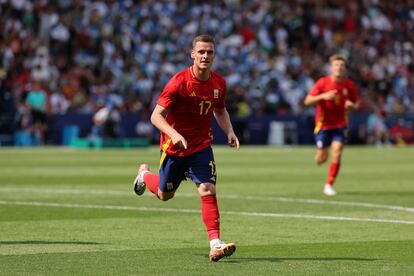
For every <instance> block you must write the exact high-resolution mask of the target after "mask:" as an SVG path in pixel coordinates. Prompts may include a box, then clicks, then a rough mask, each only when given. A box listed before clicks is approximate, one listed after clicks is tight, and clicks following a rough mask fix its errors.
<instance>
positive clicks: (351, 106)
mask: <svg viewBox="0 0 414 276" xmlns="http://www.w3.org/2000/svg"><path fill="white" fill-rule="evenodd" d="M358 107H359V103H358V102H356V103H354V102H352V101H350V100H346V102H345V108H346V109H352V110H356V109H358Z"/></svg>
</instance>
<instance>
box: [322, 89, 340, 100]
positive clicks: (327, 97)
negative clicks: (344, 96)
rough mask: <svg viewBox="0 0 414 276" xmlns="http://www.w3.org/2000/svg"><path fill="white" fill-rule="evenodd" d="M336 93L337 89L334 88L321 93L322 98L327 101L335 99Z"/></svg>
mask: <svg viewBox="0 0 414 276" xmlns="http://www.w3.org/2000/svg"><path fill="white" fill-rule="evenodd" d="M336 93H338V90H336V89H334V90H329V91H328V92H326V93H323V94H321V95H322V99H324V100H327V101H332V100H333V99H335V96H336Z"/></svg>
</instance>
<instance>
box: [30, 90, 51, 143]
mask: <svg viewBox="0 0 414 276" xmlns="http://www.w3.org/2000/svg"><path fill="white" fill-rule="evenodd" d="M26 104H27V106H28V107H29V109H30V112H31V117H32V124H33V134H34V135H35V137H36V139H37V140H38V142H39V144H40V145H44V143H45V133H46V129H47V124H46V123H47V114H46V104H47V95H46V92H45V91H44V89H43V88H42V86H41V85H40V84H39V83H38V82H33V83H32V85H31V89H30V91H29V92H28V94H27V98H26Z"/></svg>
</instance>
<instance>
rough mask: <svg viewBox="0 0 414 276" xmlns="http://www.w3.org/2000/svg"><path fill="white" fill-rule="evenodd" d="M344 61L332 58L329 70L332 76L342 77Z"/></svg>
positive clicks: (343, 74)
mask: <svg viewBox="0 0 414 276" xmlns="http://www.w3.org/2000/svg"><path fill="white" fill-rule="evenodd" d="M345 70H346V68H345V62H344V61H343V60H340V59H338V60H334V61H332V63H331V71H332V75H333V76H334V77H344V76H345Z"/></svg>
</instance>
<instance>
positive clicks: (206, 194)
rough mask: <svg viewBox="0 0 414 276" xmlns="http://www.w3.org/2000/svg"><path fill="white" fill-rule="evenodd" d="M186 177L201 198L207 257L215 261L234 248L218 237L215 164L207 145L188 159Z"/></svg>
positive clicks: (230, 252) (218, 217) (227, 254)
mask: <svg viewBox="0 0 414 276" xmlns="http://www.w3.org/2000/svg"><path fill="white" fill-rule="evenodd" d="M188 177H190V178H191V179H192V180H193V181H194V182H195V183H196V184H197V189H198V192H199V194H200V199H201V214H202V218H203V222H204V224H205V226H206V230H207V234H208V237H209V240H210V253H209V258H210V260H211V261H214V262H217V261H219V260H220V259H221V258H223V257H228V256H230V255H232V254H233V253H234V251H235V250H236V245H235V244H234V243H224V242H223V241H221V239H220V212H219V208H218V204H217V197H216V185H215V183H216V177H217V174H216V166H215V162H214V156H213V151H212V149H211V148H210V147H209V148H207V149H204V150H201V151H200V152H197V153H195V154H193V155H192V156H191V158H190V161H189V170H188Z"/></svg>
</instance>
